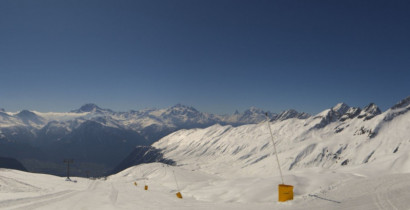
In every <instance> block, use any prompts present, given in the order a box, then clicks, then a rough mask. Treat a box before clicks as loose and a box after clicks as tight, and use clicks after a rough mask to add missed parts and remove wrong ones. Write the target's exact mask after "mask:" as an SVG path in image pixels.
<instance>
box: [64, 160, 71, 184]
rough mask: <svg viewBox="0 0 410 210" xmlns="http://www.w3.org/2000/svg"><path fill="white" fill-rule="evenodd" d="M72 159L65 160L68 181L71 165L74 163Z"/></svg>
mask: <svg viewBox="0 0 410 210" xmlns="http://www.w3.org/2000/svg"><path fill="white" fill-rule="evenodd" d="M72 162H73V160H72V159H65V160H64V163H67V179H68V180H69V179H70V163H72Z"/></svg>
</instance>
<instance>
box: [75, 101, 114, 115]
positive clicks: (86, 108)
mask: <svg viewBox="0 0 410 210" xmlns="http://www.w3.org/2000/svg"><path fill="white" fill-rule="evenodd" d="M103 111H107V112H113V111H112V110H110V109H102V108H100V107H99V106H97V105H96V104H93V103H88V104H84V105H83V106H81V107H80V108H79V109H77V110H73V111H71V112H75V113H85V112H97V113H102V112H103Z"/></svg>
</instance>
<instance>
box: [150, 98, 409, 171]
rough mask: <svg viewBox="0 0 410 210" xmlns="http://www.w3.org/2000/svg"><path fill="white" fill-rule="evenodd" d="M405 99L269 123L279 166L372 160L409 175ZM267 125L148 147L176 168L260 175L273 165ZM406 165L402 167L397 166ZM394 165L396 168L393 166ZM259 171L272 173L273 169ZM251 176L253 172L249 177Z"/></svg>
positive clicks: (205, 132) (220, 129) (201, 133)
mask: <svg viewBox="0 0 410 210" xmlns="http://www.w3.org/2000/svg"><path fill="white" fill-rule="evenodd" d="M409 110H410V97H409V98H406V99H404V100H402V101H400V102H399V103H398V104H396V105H394V106H393V107H392V108H390V109H388V110H387V111H385V112H384V113H381V112H380V109H379V108H378V107H377V106H376V105H374V104H370V105H368V106H366V107H365V108H364V109H363V110H361V109H360V108H353V107H349V106H348V105H346V104H343V103H340V104H337V105H336V106H334V107H332V108H331V109H328V110H325V111H323V112H321V113H319V114H317V115H315V116H312V117H309V118H306V119H298V118H290V119H287V120H282V121H270V122H269V125H270V126H271V128H272V132H273V134H274V138H275V141H276V146H277V149H278V155H279V157H280V159H281V168H282V169H283V170H285V171H292V170H295V169H298V168H310V167H322V168H328V169H334V168H341V167H345V166H360V165H363V164H368V163H372V162H374V161H376V160H378V161H383V160H390V161H394V162H397V163H401V164H398V165H400V167H395V164H393V165H392V166H389V167H390V168H389V169H388V170H397V171H401V172H410V161H409V160H410V159H409V158H408V154H410V144H409V138H408V131H409V130H410V112H409ZM267 126H268V124H267V122H266V121H265V122H263V123H259V124H251V125H243V126H239V127H233V126H230V125H226V126H222V125H214V126H211V127H208V128H204V129H190V130H179V131H177V132H175V133H172V134H170V135H168V136H166V137H164V138H162V139H161V140H159V141H158V142H155V143H154V144H153V145H152V146H153V147H155V148H157V149H159V150H162V153H163V155H164V157H165V158H168V159H171V160H174V161H175V162H176V163H177V164H178V165H190V166H191V167H194V166H196V167H194V168H197V169H198V170H206V171H208V172H214V173H218V171H221V170H222V169H225V170H228V171H229V172H230V173H236V172H238V171H242V169H244V168H248V169H249V170H247V171H248V173H252V171H255V173H260V171H261V168H263V167H265V166H266V165H270V164H275V161H276V160H275V159H274V156H273V146H272V144H271V140H270V138H271V137H270V134H269V130H268V127H267ZM403 164H404V165H406V166H408V167H405V168H403V167H402V166H403ZM398 165H397V166H398ZM263 173H277V172H275V168H270V169H266V170H264V172H263ZM254 175H255V174H254Z"/></svg>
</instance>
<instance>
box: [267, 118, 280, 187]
mask: <svg viewBox="0 0 410 210" xmlns="http://www.w3.org/2000/svg"><path fill="white" fill-rule="evenodd" d="M266 119H267V121H266V122H267V123H268V127H269V132H270V136H271V140H272V144H273V148H274V150H275V156H276V161H277V162H278V168H279V173H280V178H281V180H282V184H285V183H284V181H283V175H282V169H281V168H280V164H279V157H278V151H277V150H276V145H275V140H273V133H272V129H271V127H270V123H269V117H268V113H266Z"/></svg>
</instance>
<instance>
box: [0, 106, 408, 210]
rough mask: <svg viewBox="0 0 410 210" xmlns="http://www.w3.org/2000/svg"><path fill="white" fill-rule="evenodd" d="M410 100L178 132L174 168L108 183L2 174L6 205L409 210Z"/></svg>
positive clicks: (1, 196) (167, 148)
mask: <svg viewBox="0 0 410 210" xmlns="http://www.w3.org/2000/svg"><path fill="white" fill-rule="evenodd" d="M403 104H404V105H403V106H401V107H397V108H395V109H389V110H387V111H386V112H384V113H382V114H380V115H377V116H375V117H373V118H371V119H366V120H365V119H363V118H359V117H354V118H353V119H350V118H346V119H344V120H343V121H340V120H337V119H332V120H329V121H326V122H325V123H326V124H322V125H324V126H322V127H318V126H317V125H318V123H323V121H322V119H323V118H326V117H328V116H329V113H331V110H326V111H324V112H323V113H320V114H319V115H317V116H313V117H310V118H308V119H296V118H292V119H287V120H283V121H274V122H266V121H265V122H262V123H259V124H250V125H243V126H238V127H233V126H229V125H228V126H222V125H213V126H210V127H207V128H204V129H189V130H186V129H184V130H179V131H177V132H174V133H172V134H170V135H168V136H166V137H164V138H162V139H161V140H159V141H158V142H156V143H154V144H153V145H152V146H154V147H156V148H158V149H161V150H162V151H163V153H164V157H165V158H170V159H172V160H174V161H176V162H177V165H176V166H167V165H164V164H161V163H150V164H144V165H139V166H134V167H131V168H128V169H126V170H124V171H122V172H119V173H118V174H115V175H112V176H109V177H107V179H96V180H92V179H85V178H72V179H73V180H76V181H77V182H69V181H65V178H64V177H56V176H50V175H44V174H31V173H27V172H20V171H15V170H6V169H0V209H45V210H48V209H53V210H54V209H102V210H104V209H214V210H219V209H239V210H242V209H255V210H256V209H290V210H302V209H303V210H306V209H315V210H316V209H361V210H373V209H399V210H401V209H403V210H404V209H410V200H409V199H408V198H410V138H409V137H408V131H409V130H410V112H409V111H408V110H409V106H410V105H408V104H406V103H403ZM342 107H344V106H342V105H339V106H338V107H337V108H342ZM343 109H344V110H345V111H347V110H348V109H347V107H344V108H343ZM345 111H343V112H345ZM343 112H342V113H343ZM342 113H340V114H342ZM268 125H269V126H271V128H272V132H273V134H274V140H275V143H276V146H277V151H278V156H279V160H280V166H281V168H282V170H283V178H284V183H285V184H289V185H293V186H294V200H292V201H287V202H283V203H281V202H278V201H277V198H278V184H280V183H281V177H280V175H279V172H278V165H277V162H276V159H275V154H274V153H273V145H272V143H271V140H270V138H271V137H270V134H269V128H268ZM174 174H175V176H174ZM134 182H137V186H135V185H134ZM145 184H146V185H148V186H149V190H147V191H145V190H144V185H145ZM177 192H181V193H182V196H183V199H178V198H177V197H176V195H175V193H177Z"/></svg>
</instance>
